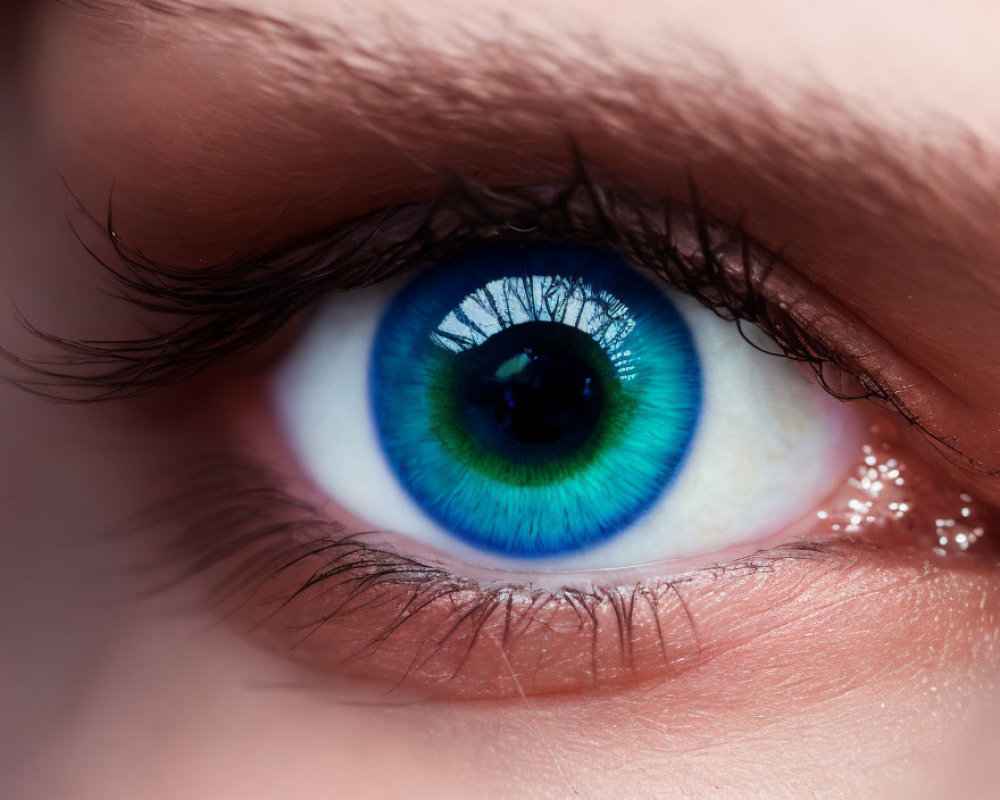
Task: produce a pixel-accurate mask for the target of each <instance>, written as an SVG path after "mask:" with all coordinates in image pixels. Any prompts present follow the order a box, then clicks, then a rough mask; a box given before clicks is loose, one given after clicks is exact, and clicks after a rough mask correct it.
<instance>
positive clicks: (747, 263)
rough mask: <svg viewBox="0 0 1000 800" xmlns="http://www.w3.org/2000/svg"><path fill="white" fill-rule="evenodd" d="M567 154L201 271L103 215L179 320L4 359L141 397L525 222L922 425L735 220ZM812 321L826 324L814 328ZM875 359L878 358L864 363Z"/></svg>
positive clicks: (142, 285) (134, 268)
mask: <svg viewBox="0 0 1000 800" xmlns="http://www.w3.org/2000/svg"><path fill="white" fill-rule="evenodd" d="M575 155H576V163H577V171H576V173H575V174H574V176H573V177H572V178H571V179H570V180H568V181H565V182H563V183H560V184H551V185H548V186H543V187H528V188H514V189H491V188H489V187H484V186H481V185H478V184H475V183H471V182H468V181H463V180H461V179H459V178H457V177H453V178H452V180H451V186H452V191H451V192H449V193H446V194H445V195H444V196H443V197H442V198H441V199H439V200H438V201H437V202H432V203H427V204H416V203H413V204H406V205H402V206H396V207H393V208H389V209H386V210H383V211H381V212H375V213H374V214H370V215H368V216H366V217H363V218H361V219H359V220H355V221H352V222H348V223H346V224H343V225H340V226H337V227H336V228H334V229H333V230H332V231H330V232H326V233H322V234H319V235H317V236H314V237H312V238H310V239H307V240H305V241H304V242H300V243H299V244H295V245H292V246H290V247H287V248H284V249H282V250H279V251H276V252H274V253H272V254H270V255H266V256H264V257H258V258H244V259H236V260H233V261H232V262H227V263H224V264H221V265H218V266H217V267H215V268H209V269H199V270H188V269H181V268H175V267H170V266H168V265H163V264H157V263H152V262H150V261H148V260H146V259H145V258H143V257H142V255H141V253H139V252H138V251H136V250H133V249H131V248H130V247H129V246H128V245H127V243H125V242H123V241H122V239H121V238H120V237H119V236H118V234H117V231H116V230H115V227H114V219H113V215H112V213H111V211H110V210H109V214H108V219H107V221H106V226H105V231H106V233H107V235H108V236H109V237H110V239H111V243H112V245H113V249H114V252H115V254H116V255H117V257H118V259H119V260H120V262H121V263H120V264H110V263H107V262H102V263H103V264H104V265H105V266H106V268H107V269H108V270H110V272H111V274H112V275H113V276H114V279H115V281H116V284H117V286H118V289H119V291H120V293H121V295H122V296H123V297H124V298H125V299H127V300H129V301H130V302H132V303H133V304H135V305H137V306H140V307H142V308H144V309H145V310H147V311H150V312H163V313H167V314H172V315H177V314H179V315H181V322H180V323H177V324H175V327H173V328H172V329H168V330H166V331H164V333H163V334H158V335H153V336H150V337H149V338H146V339H135V340H131V341H110V342H100V341H98V342H93V341H74V340H67V339H62V338H58V337H54V336H49V335H48V334H46V333H44V332H41V331H37V330H36V331H35V333H37V334H38V335H39V336H41V337H42V338H44V339H47V340H48V341H50V342H51V343H53V344H55V345H56V346H57V347H58V348H59V349H60V350H62V352H63V354H64V355H63V357H62V358H61V359H54V360H48V361H43V360H34V361H31V360H27V359H21V358H19V357H17V356H15V355H13V354H10V353H7V354H5V355H6V356H7V358H8V359H9V360H12V361H14V362H15V363H17V364H18V365H19V366H21V367H22V368H24V369H26V370H27V371H28V372H29V373H33V375H34V377H36V378H38V379H40V380H38V381H35V383H34V388H35V389H36V390H41V391H42V392H43V393H44V392H45V391H47V390H48V389H50V388H51V384H55V386H56V390H55V391H56V392H57V393H58V392H59V391H64V390H66V389H67V388H80V389H83V390H84V392H85V393H87V399H107V398H113V397H120V396H128V395H133V394H140V393H143V392H145V391H148V390H150V389H153V388H157V387H158V386H162V385H165V384H168V383H173V382H176V381H178V380H182V379H184V378H187V377H190V376H192V375H194V374H197V373H198V372H200V371H202V370H203V369H205V368H206V367H207V366H209V365H211V363H213V362H214V361H217V360H218V359H219V358H222V357H224V356H227V355H229V354H231V353H233V352H239V351H242V350H245V349H247V348H249V347H251V346H253V345H255V344H257V343H258V342H259V341H261V340H263V339H265V338H267V337H268V336H270V335H271V334H273V333H275V332H276V331H277V330H278V329H280V328H281V327H282V326H283V325H284V324H285V323H286V322H288V321H289V320H290V319H291V318H293V317H294V316H295V315H297V314H299V313H300V312H302V311H305V310H307V309H308V308H309V307H311V305H312V304H313V302H314V300H315V299H316V298H317V296H318V295H319V294H322V293H325V292H328V291H332V290H336V289H345V288H356V287H359V286H364V285H366V284H368V283H371V282H374V281H376V280H380V279H383V278H387V277H391V276H393V275H395V274H397V273H398V272H401V271H403V270H404V269H405V268H407V267H408V266H414V265H415V264H414V262H418V263H419V262H420V261H421V260H422V261H427V260H429V259H434V258H435V257H440V256H443V255H445V254H446V252H447V249H448V248H449V247H452V248H454V247H457V246H460V245H463V244H465V243H467V242H468V240H469V239H477V238H484V237H488V236H489V234H490V233H491V227H492V228H495V229H496V232H497V233H500V232H503V231H505V230H506V231H508V232H510V231H511V230H513V231H516V232H517V233H518V234H519V235H520V236H529V237H530V235H531V232H532V230H534V229H544V231H543V233H544V236H545V237H546V238H553V237H559V236H563V237H565V238H566V239H572V240H574V241H577V242H578V243H582V244H587V245H598V246H612V247H615V248H616V249H619V250H620V251H622V252H623V255H625V256H626V258H628V259H629V260H631V261H633V262H634V263H637V264H638V265H639V266H646V267H650V266H651V267H653V268H654V271H655V272H658V273H659V274H660V276H661V277H663V278H665V279H667V280H668V282H670V283H673V284H675V285H677V286H678V287H679V288H681V289H682V290H684V291H687V292H688V293H689V294H692V295H694V296H695V297H696V298H697V299H699V300H700V301H701V302H703V303H704V304H705V305H707V306H709V307H711V308H713V310H716V311H717V312H719V313H722V314H724V315H727V316H733V317H735V318H736V319H738V320H739V319H742V320H745V321H749V322H752V323H755V324H758V325H759V326H760V327H762V328H764V330H765V332H767V333H768V334H770V335H771V336H772V337H773V338H775V339H776V340H777V341H778V342H779V344H780V346H781V347H782V349H783V350H784V351H785V354H786V355H791V356H792V357H794V358H798V359H801V360H804V361H807V362H810V363H812V364H813V366H814V368H815V369H816V370H817V374H818V375H819V376H820V378H821V379H822V377H823V373H822V365H823V364H824V363H827V362H830V363H835V364H837V366H838V367H840V368H842V369H845V370H847V371H848V372H850V373H852V374H854V375H855V376H856V377H858V378H860V379H861V383H862V384H863V386H864V389H865V393H867V395H868V396H876V397H879V398H880V399H882V400H884V401H886V402H888V403H890V404H891V405H893V406H895V407H896V408H897V410H898V411H900V412H901V413H902V414H903V416H904V417H905V418H907V420H908V421H910V422H911V424H914V423H915V424H918V426H919V424H920V423H919V420H918V411H915V410H912V409H911V408H910V407H908V405H906V404H905V403H904V402H903V400H902V398H901V397H900V396H899V394H898V391H897V390H896V389H895V387H894V386H892V385H888V384H886V383H883V381H882V380H881V376H880V372H881V373H883V374H884V373H887V372H888V373H892V374H894V375H895V376H896V377H897V380H898V377H899V375H900V374H901V373H905V372H907V369H906V368H905V365H900V364H899V363H897V362H894V363H891V364H887V363H886V362H887V361H891V360H892V359H890V358H889V355H890V353H891V351H890V350H889V348H888V347H887V346H886V345H885V343H884V342H881V341H878V340H877V337H876V336H875V334H874V333H873V332H870V331H867V330H866V329H865V328H864V326H863V325H861V323H859V322H857V321H854V325H855V330H854V336H853V339H854V340H857V343H858V344H860V347H859V348H855V350H856V353H855V354H852V353H849V352H847V345H849V344H851V343H852V342H851V341H845V340H844V337H843V336H841V335H840V334H841V333H842V331H841V330H840V329H842V328H843V327H844V324H845V323H844V322H843V319H844V317H843V316H842V315H838V313H835V312H834V308H833V305H832V303H830V302H829V300H828V299H827V300H823V301H816V300H815V298H812V297H810V294H809V290H808V289H804V284H803V282H802V281H801V279H799V278H798V277H795V276H794V273H791V271H790V270H789V269H788V268H787V266H786V265H784V264H783V263H782V262H781V260H780V259H779V258H777V257H776V256H774V255H773V254H770V253H768V252H767V251H766V250H764V249H763V248H762V247H760V246H759V245H757V244H755V243H754V242H753V241H752V240H750V239H749V237H748V236H747V235H746V234H745V233H744V232H743V231H742V230H741V229H740V228H739V227H738V226H729V225H721V224H718V223H714V222H713V221H712V220H711V219H710V218H708V217H707V216H705V215H704V214H703V213H702V212H701V211H700V209H699V208H698V207H697V194H696V192H695V190H694V188H693V187H692V190H691V193H692V202H691V203H690V204H689V206H684V205H681V204H678V203H672V202H667V203H663V202H654V201H651V200H650V199H649V198H645V197H642V196H640V195H638V194H637V193H635V192H631V191H628V190H619V189H608V188H604V187H602V186H599V185H598V184H597V183H596V182H595V181H594V180H593V179H592V178H591V177H590V175H589V174H588V172H587V167H586V164H585V162H584V159H583V156H582V154H580V153H579V152H576V154H575ZM109 209H110V206H109ZM681 219H682V220H686V221H687V224H686V225H684V226H682V228H683V230H684V231H685V233H684V234H683V235H675V234H676V233H677V229H676V227H675V223H676V221H677V220H681ZM684 240H686V241H684ZM679 250H685V251H687V252H686V253H684V254H679ZM725 251H728V254H726V253H725ZM95 257H96V256H95ZM790 275H791V276H792V279H790ZM279 298H280V300H281V301H280V302H278V300H279ZM802 298H805V299H806V300H808V301H809V302H810V303H812V304H814V305H816V304H817V303H818V305H819V306H820V308H821V312H822V313H820V312H818V311H817V310H815V309H814V310H812V311H811V312H806V313H802V311H801V309H799V308H797V303H799V302H801V300H802ZM821 318H824V319H825V325H822V326H821V325H820V322H821ZM810 326H813V327H817V328H819V327H822V328H825V330H813V331H812V332H811V333H810V332H807V330H806V329H807V328H808V327H810ZM862 331H864V332H865V334H866V335H861V332H862ZM876 341H878V343H877V345H876V344H873V342H876ZM857 353H860V354H861V356H860V357H859V356H858V355H857ZM872 353H877V357H875V358H874V359H873V358H871V357H870V356H871V354H872ZM866 356H867V358H865V357H866ZM909 371H910V372H912V370H909ZM919 380H920V381H922V382H926V381H927V380H928V379H927V378H926V377H925V376H921V377H920V379H919ZM46 382H47V383H48V384H49V385H48V386H47V385H46ZM24 383H25V384H29V383H30V382H29V381H24ZM903 385H905V383H904V384H903ZM827 388H828V390H829V389H830V388H831V387H827ZM833 393H834V394H837V392H836V391H833ZM863 394H864V393H863ZM925 432H928V433H930V435H931V436H932V438H935V439H936V440H938V441H939V442H940V443H941V445H942V446H943V447H945V448H946V449H949V450H953V449H954V448H950V446H949V445H948V443H947V441H946V440H945V439H944V437H943V436H942V435H941V434H938V433H936V432H929V431H925ZM951 455H952V456H953V457H954V456H956V455H957V453H955V452H952V453H951ZM981 469H983V470H989V469H990V467H988V466H986V465H983V466H982V467H981Z"/></svg>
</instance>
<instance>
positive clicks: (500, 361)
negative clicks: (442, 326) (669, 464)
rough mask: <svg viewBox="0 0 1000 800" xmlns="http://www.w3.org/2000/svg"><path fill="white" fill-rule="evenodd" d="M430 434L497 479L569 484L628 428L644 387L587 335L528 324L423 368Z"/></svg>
mask: <svg viewBox="0 0 1000 800" xmlns="http://www.w3.org/2000/svg"><path fill="white" fill-rule="evenodd" d="M426 374H427V375H429V376H431V381H430V384H429V386H428V392H427V401H428V409H429V411H430V430H431V433H432V435H433V436H434V437H436V439H437V440H438V442H439V443H440V444H441V446H442V447H443V448H444V449H445V450H446V451H447V452H448V453H449V455H450V456H451V457H453V458H455V459H456V460H458V461H460V462H461V463H462V464H463V465H464V466H465V467H466V468H468V469H470V470H473V471H475V472H476V473H478V474H480V475H483V476H486V477H489V478H490V479H491V480H494V481H498V482H500V483H504V484H508V485H515V486H543V485H547V484H551V483H556V482H559V481H565V480H569V479H571V478H572V477H574V476H575V475H578V474H579V473H580V471H581V470H582V469H584V468H585V467H586V466H588V465H589V464H591V463H592V462H594V461H595V460H596V459H597V458H598V457H599V456H600V455H601V453H603V452H604V451H605V450H606V449H607V448H609V447H613V446H614V445H615V444H616V443H617V442H618V441H619V439H620V437H621V436H622V435H623V434H624V432H625V431H626V430H627V429H628V425H629V422H630V421H631V418H632V415H633V414H634V412H635V410H636V407H637V400H636V397H637V396H638V392H639V387H638V386H635V385H629V384H627V383H626V382H625V381H623V380H622V378H621V377H620V376H619V374H618V371H617V370H616V368H615V365H614V364H613V363H612V361H611V359H610V358H609V356H608V354H607V353H606V352H605V350H604V349H602V347H601V346H600V345H599V344H598V343H597V342H595V341H594V339H593V338H592V337H591V336H589V335H587V334H586V333H583V332H582V331H580V330H578V329H576V328H574V327H572V326H569V325H565V324H562V323H557V322H529V323H522V324H520V325H516V326H512V327H510V328H508V329H507V330H505V331H503V332H502V333H500V334H497V335H494V336H493V337H490V339H488V340H487V341H486V342H485V343H484V344H482V345H480V346H479V347H475V348H470V349H468V350H465V351H462V352H460V353H455V352H453V351H449V350H445V349H440V348H439V349H436V350H435V351H434V352H433V353H432V355H431V360H430V362H429V363H428V364H427V373H426Z"/></svg>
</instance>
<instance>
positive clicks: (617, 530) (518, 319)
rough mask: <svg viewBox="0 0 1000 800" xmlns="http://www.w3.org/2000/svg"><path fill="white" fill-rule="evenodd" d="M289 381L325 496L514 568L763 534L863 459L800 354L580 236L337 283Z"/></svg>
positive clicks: (282, 383) (650, 557) (297, 353)
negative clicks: (752, 337)
mask: <svg viewBox="0 0 1000 800" xmlns="http://www.w3.org/2000/svg"><path fill="white" fill-rule="evenodd" d="M757 344H760V345H762V347H763V348H767V346H768V343H767V342H766V341H765V340H763V338H762V340H761V341H760V342H757ZM770 348H771V349H774V345H773V343H770ZM274 388H275V398H276V406H277V409H278V415H279V418H280V420H281V425H282V429H283V430H284V432H285V435H286V437H287V439H288V442H289V445H290V447H291V449H292V451H293V452H294V454H295V456H296V457H297V459H298V461H299V463H300V465H301V467H302V469H303V470H304V471H305V473H306V474H307V475H308V476H309V477H310V478H311V479H312V481H313V482H314V483H315V484H316V486H317V487H319V489H321V490H322V491H323V492H324V493H325V494H327V495H328V496H329V497H330V498H331V500H332V501H334V502H335V503H336V504H338V505H340V506H342V507H343V508H344V509H345V510H346V511H348V512H350V513H351V514H353V515H354V516H356V517H358V518H360V519H362V520H364V521H365V523H366V524H368V525H370V526H371V527H372V528H376V529H381V530H385V531H390V532H393V533H397V534H400V535H402V536H404V537H409V538H411V539H413V540H416V541H418V542H420V543H421V544H422V545H424V546H428V547H431V548H433V549H435V550H437V551H439V552H443V553H446V554H453V555H454V556H455V557H458V558H461V559H463V560H466V561H469V562H471V563H476V564H480V565H485V566H493V567H499V568H514V569H520V570H524V569H526V568H528V569H543V570H549V569H584V568H586V569H593V568H604V567H625V566H633V565H638V564H644V563H649V562H654V561H663V560H667V559H673V558H681V557H687V556H694V555H700V554H704V553H711V552H713V551H719V550H724V549H727V548H730V547H733V546H736V545H740V544H744V543H747V542H752V541H754V540H755V539H760V538H761V537H764V536H767V535H769V534H773V533H777V532H780V531H781V530H782V529H784V528H785V527H787V526H788V525H789V524H791V523H793V522H795V521H796V520H797V519H799V518H801V517H803V516H805V515H807V514H809V513H810V512H811V511H812V510H814V509H815V508H816V507H817V506H818V505H819V503H821V502H822V500H823V499H824V498H825V497H826V496H827V495H829V494H830V493H831V492H832V491H833V490H834V489H835V488H836V487H837V486H838V485H840V483H842V481H843V478H844V475H845V474H846V470H847V468H848V463H849V462H848V459H849V458H850V456H851V454H852V450H851V448H849V447H845V442H847V441H849V440H851V439H852V436H851V432H852V418H851V417H850V416H849V415H847V414H846V413H845V411H844V409H843V407H842V405H841V404H839V403H837V402H836V401H834V400H833V399H832V398H830V397H829V396H828V395H826V394H825V393H823V392H821V391H820V390H819V389H818V388H817V387H815V386H814V385H812V384H811V383H810V382H808V381H807V380H806V379H805V378H804V377H803V376H802V375H801V374H800V373H799V371H798V370H796V369H795V368H794V367H793V366H792V365H791V364H790V363H789V362H788V361H787V360H784V359H780V358H775V357H774V356H772V355H769V354H767V353H763V352H761V351H760V350H759V349H757V348H755V347H753V346H752V345H751V344H750V343H748V342H747V341H746V340H745V339H744V337H743V335H741V333H740V331H739V330H738V328H737V327H736V325H735V324H734V323H732V322H728V321H726V320H724V319H721V318H720V317H718V316H717V315H715V314H714V313H712V312H711V311H710V310H708V309H706V308H704V307H703V306H701V305H700V304H698V303H697V302H695V301H694V300H692V299H691V298H689V297H687V296H685V295H683V294H681V293H679V292H676V291H673V290H669V289H667V288H666V287H665V286H662V285H660V284H658V283H654V282H653V279H651V278H648V277H646V276H645V275H643V274H641V273H640V272H638V271H637V270H636V269H635V268H633V267H631V266H629V265H628V264H626V263H625V262H624V261H623V260H622V259H621V258H620V257H619V256H618V255H616V254H614V253H612V252H609V251H604V250H591V249H586V248H581V247H577V246H571V245H561V244H529V245H523V246H515V245H509V244H508V245H494V246H483V247H479V248H475V249H471V250H468V251H466V252H464V253H462V254H460V255H458V256H456V257H454V258H452V259H450V260H448V261H447V262H445V263H441V264H437V265H434V266H432V267H430V268H428V269H426V270H424V271H421V272H420V273H419V274H417V275H416V276H415V277H413V278H411V279H409V280H404V281H397V282H396V283H394V284H386V285H380V286H377V287H373V288H370V289H365V290H362V291H359V292H356V293H352V294H343V295H336V296H333V297H331V298H329V299H328V300H327V301H326V302H325V303H324V304H323V305H322V307H321V309H320V310H319V312H318V313H317V315H316V316H315V318H314V319H313V321H312V322H311V324H310V326H309V327H308V330H307V331H306V333H305V334H304V336H303V337H302V339H301V340H300V341H299V342H298V344H297V345H296V347H295V349H294V350H293V352H292V353H291V354H290V355H289V356H288V358H287V360H286V361H285V363H284V364H283V365H282V366H281V368H280V369H279V370H278V372H277V374H276V377H275V382H274Z"/></svg>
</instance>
